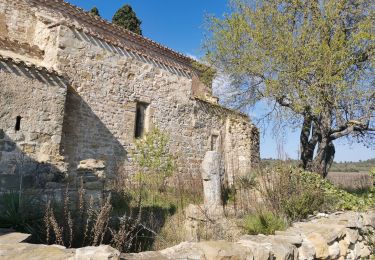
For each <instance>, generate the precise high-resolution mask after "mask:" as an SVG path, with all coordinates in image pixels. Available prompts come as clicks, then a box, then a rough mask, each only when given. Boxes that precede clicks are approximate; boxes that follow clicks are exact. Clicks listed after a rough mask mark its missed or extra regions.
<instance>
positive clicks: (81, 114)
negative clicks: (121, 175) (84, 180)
mask: <svg viewBox="0 0 375 260" xmlns="http://www.w3.org/2000/svg"><path fill="white" fill-rule="evenodd" d="M99 102H100V101H99ZM106 116H109V117H110V116H111V115H110V114H108V115H106ZM62 132H63V134H62V140H61V146H60V154H61V155H63V156H64V157H65V160H66V162H68V163H69V166H68V172H69V174H73V175H75V176H77V167H78V165H79V163H80V161H83V160H88V159H95V160H101V161H104V163H105V174H106V176H107V177H113V176H114V173H116V172H117V170H118V169H119V167H121V166H122V165H121V163H123V162H124V161H125V160H127V159H128V158H127V151H126V150H125V148H124V146H123V145H122V144H121V143H120V142H119V141H118V139H117V138H116V137H115V136H114V135H113V134H112V133H111V132H110V131H109V130H108V128H107V127H106V125H105V124H104V123H103V122H102V121H101V120H100V118H99V117H98V116H97V115H96V114H95V113H94V112H93V111H92V109H91V108H90V106H89V105H88V104H87V103H86V102H85V101H84V100H83V99H82V97H81V96H80V95H79V94H78V93H77V92H76V91H75V90H74V89H73V88H71V87H68V92H67V96H66V103H65V115H64V123H63V130H62Z"/></svg>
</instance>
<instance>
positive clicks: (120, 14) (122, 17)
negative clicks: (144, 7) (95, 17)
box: [112, 4, 142, 35]
mask: <svg viewBox="0 0 375 260" xmlns="http://www.w3.org/2000/svg"><path fill="white" fill-rule="evenodd" d="M112 22H113V23H114V24H116V25H119V26H121V27H123V28H125V29H127V30H129V31H132V32H134V33H137V34H139V35H142V30H141V23H142V21H141V20H139V19H138V17H137V15H136V14H135V12H134V11H133V9H132V7H131V6H130V5H128V4H126V5H124V6H123V7H121V8H120V9H119V10H117V12H116V13H115V15H114V16H113V18H112Z"/></svg>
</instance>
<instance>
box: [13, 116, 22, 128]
mask: <svg viewBox="0 0 375 260" xmlns="http://www.w3.org/2000/svg"><path fill="white" fill-rule="evenodd" d="M21 119H22V117H21V116H17V117H16V126H15V127H14V129H15V130H16V131H19V130H21Z"/></svg>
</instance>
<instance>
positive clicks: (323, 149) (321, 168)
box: [312, 138, 335, 178]
mask: <svg viewBox="0 0 375 260" xmlns="http://www.w3.org/2000/svg"><path fill="white" fill-rule="evenodd" d="M334 157H335V146H334V145H333V142H332V140H330V139H329V138H324V139H322V141H321V142H320V143H319V145H318V152H317V154H316V156H315V158H314V160H313V163H312V170H313V171H314V172H316V173H319V174H320V175H321V176H322V177H323V178H325V177H326V176H327V174H328V170H329V168H330V167H331V165H332V163H333V159H334Z"/></svg>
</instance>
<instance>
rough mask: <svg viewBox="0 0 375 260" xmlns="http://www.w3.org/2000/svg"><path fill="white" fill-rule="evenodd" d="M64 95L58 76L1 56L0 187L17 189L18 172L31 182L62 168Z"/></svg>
mask: <svg viewBox="0 0 375 260" xmlns="http://www.w3.org/2000/svg"><path fill="white" fill-rule="evenodd" d="M65 95H66V86H65V85H64V83H63V82H62V81H61V79H60V78H59V77H58V76H56V75H52V74H49V73H46V72H45V71H41V70H38V69H37V68H35V67H28V66H26V65H25V64H22V63H21V64H20V63H18V64H17V63H15V62H14V61H11V60H0V97H1V98H0V108H1V109H0V180H1V188H19V183H18V181H19V180H18V179H19V174H22V175H24V177H25V181H24V185H26V186H30V185H33V184H35V182H38V184H41V185H44V184H46V182H52V181H57V179H56V178H59V175H60V174H63V173H64V172H65V164H64V163H63V158H62V157H61V156H60V153H59V148H60V144H61V135H62V124H63V115H64V104H65ZM36 172H38V174H36Z"/></svg>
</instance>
